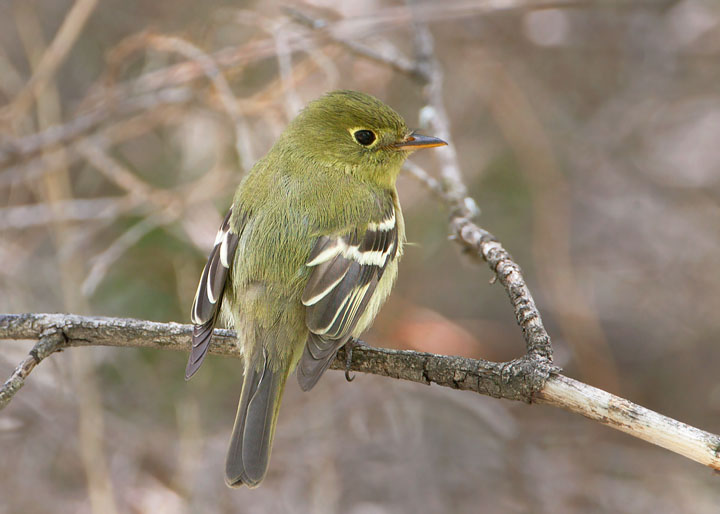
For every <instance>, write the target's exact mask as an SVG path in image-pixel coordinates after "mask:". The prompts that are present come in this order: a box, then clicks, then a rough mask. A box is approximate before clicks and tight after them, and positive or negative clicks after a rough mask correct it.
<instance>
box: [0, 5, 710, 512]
mask: <svg viewBox="0 0 720 514" xmlns="http://www.w3.org/2000/svg"><path fill="white" fill-rule="evenodd" d="M426 30H429V33H430V34H431V35H432V41H433V42H434V54H433V56H434V59H436V62H437V65H438V66H439V69H440V70H442V72H443V73H444V80H443V83H442V91H441V94H442V101H443V103H444V108H445V109H446V111H447V114H448V118H449V121H450V144H451V145H452V149H454V150H455V151H456V152H457V155H458V158H459V164H460V168H461V170H462V173H463V176H464V178H465V181H466V184H467V186H468V188H469V191H470V194H471V196H472V197H473V198H474V199H475V200H476V201H477V204H478V206H479V207H480V209H481V214H480V216H479V218H478V222H479V224H480V225H481V226H482V227H484V228H486V229H487V230H489V231H491V232H493V233H494V234H495V235H496V236H497V237H498V238H499V239H500V240H501V241H502V242H503V244H504V246H505V247H506V248H507V249H508V250H509V251H510V252H511V253H512V254H513V256H514V257H515V259H516V260H517V262H518V263H519V264H520V265H521V266H522V267H523V270H524V272H525V274H526V278H527V280H528V282H529V284H530V287H531V290H532V291H533V294H534V296H535V299H536V300H537V302H538V305H539V308H540V311H541V313H542V314H543V316H544V320H545V323H546V325H547V327H548V329H549V332H550V334H551V336H552V337H553V342H554V348H555V356H556V360H557V363H558V364H559V365H560V366H562V367H563V368H564V369H565V373H566V374H567V375H568V376H571V377H574V378H577V379H579V380H583V381H585V382H588V383H590V384H592V385H595V386H598V387H601V388H604V389H606V390H609V391H611V392H613V393H616V394H619V395H621V396H624V397H626V398H628V399H630V400H632V401H634V402H636V403H639V404H641V405H644V406H646V407H648V408H651V409H653V410H657V411H659V412H661V413H663V414H666V415H669V416H671V417H674V418H676V419H679V420H682V421H684V422H687V423H689V424H691V425H694V426H697V427H699V428H702V429H705V430H709V431H711V432H715V433H718V432H720V378H719V377H720V375H718V372H717V369H718V362H720V345H718V341H717V339H718V333H720V319H719V318H718V316H717V312H719V311H720V230H719V227H720V88H718V84H720V65H719V64H718V63H720V4H718V3H717V2H716V1H715V0H679V1H676V0H667V1H663V0H653V1H642V0H641V1H635V2H610V1H597V2H595V1H585V0H580V1H577V2H571V3H568V4H563V3H558V2H552V3H543V2H535V1H519V0H509V1H504V2H495V1H473V2H470V1H462V0H447V1H444V2H442V3H438V2H431V1H429V0H428V1H417V2H408V3H403V2H400V1H364V2H358V1H346V0H335V1H332V2H331V1H329V0H316V1H309V2H304V3H291V2H287V3H280V2H276V1H270V2H259V1H256V2H252V1H250V2H244V1H236V2H230V1H220V0H211V1H206V2H195V1H191V0H172V1H171V0H156V1H153V2H140V1H128V0H122V1H121V0H106V1H104V2H97V0H76V1H74V2H73V1H70V0H4V1H2V2H0V263H1V264H2V265H1V266H0V312H74V313H79V314H94V315H107V316H125V317H137V318H142V319H148V320H155V321H178V322H183V323H187V322H189V309H190V305H191V303H192V298H193V295H194V293H195V288H196V284H197V280H198V278H199V276H200V273H201V270H202V267H203V265H204V263H205V259H206V255H207V253H208V251H209V249H210V247H211V244H212V241H213V239H214V235H215V231H216V230H217V228H218V226H219V225H220V222H221V220H222V216H223V215H224V213H225V210H226V209H227V207H228V206H229V204H230V201H231V197H232V192H233V191H234V189H235V187H236V185H237V183H238V182H239V181H240V178H241V176H242V175H243V173H245V172H246V171H247V170H248V169H249V168H250V167H251V165H252V163H253V162H254V161H255V160H256V159H258V158H259V157H260V156H262V155H263V154H264V152H266V151H267V149H268V148H269V147H270V145H271V144H272V142H273V141H274V140H275V138H276V137H277V136H278V135H279V134H280V132H281V131H282V130H283V127H284V126H285V125H286V123H287V122H288V120H289V119H290V118H292V117H293V116H294V115H295V113H296V112H297V110H298V109H299V108H300V107H301V106H303V105H304V104H305V103H307V102H308V101H309V100H311V99H314V98H316V97H318V96H320V95H321V94H322V93H324V92H326V91H328V90H332V89H337V88H350V89H357V90H361V91H365V92H368V93H371V94H374V95H376V96H378V97H379V98H381V99H382V100H384V101H386V102H387V103H388V104H390V105H392V106H393V107H394V108H395V109H396V110H398V111H399V112H400V113H401V114H403V115H404V116H405V118H406V119H407V121H408V123H409V124H410V125H411V126H413V127H418V128H423V127H424V125H426V123H427V116H426V115H427V114H428V110H427V109H425V110H423V108H424V107H425V105H426V96H427V93H428V91H427V90H426V88H425V87H424V84H423V83H422V81H421V80H419V79H418V78H417V76H416V75H415V74H414V73H412V71H408V67H407V66H405V67H403V65H402V64H403V63H405V64H407V63H410V64H411V65H412V64H413V63H414V59H415V58H416V56H417V53H418V51H419V48H418V40H417V37H416V36H417V34H418V31H421V32H423V33H424V31H426ZM427 41H428V40H427V38H426V39H425V42H426V43H427ZM368 53H374V54H375V58H368V56H367V54H368ZM363 54H365V55H363ZM410 68H412V66H410ZM447 151H452V150H450V149H440V150H438V151H437V152H426V153H420V154H418V155H416V156H413V158H412V160H413V162H414V163H415V164H416V165H418V166H421V167H422V168H423V169H425V170H426V171H427V172H428V173H429V174H431V175H434V176H436V177H439V170H440V167H441V161H440V159H441V158H442V157H443V154H442V153H441V152H447ZM398 187H399V190H400V194H401V198H402V202H403V206H404V210H405V217H406V223H407V231H408V239H409V241H410V242H411V243H413V244H412V246H408V247H407V250H406V255H405V257H404V259H403V263H402V265H401V271H400V278H399V282H398V284H397V287H396V289H395V292H394V294H393V295H392V297H391V299H390V301H389V303H388V304H387V306H386V307H385V308H384V310H383V311H382V312H381V314H380V316H379V319H378V320H377V322H376V324H375V326H374V328H373V329H372V330H371V331H370V332H369V333H368V334H367V335H366V337H365V340H366V341H367V342H369V343H370V344H373V345H377V346H387V347H396V348H408V349H416V350H422V351H430V352H436V353H444V354H453V355H464V356H468V357H476V358H485V359H490V360H509V359H511V358H514V357H517V356H520V355H522V353H523V352H524V345H523V340H522V335H521V333H520V331H519V329H518V327H517V325H516V323H515V319H514V316H513V313H512V309H511V306H510V304H509V302H508V301H507V298H506V296H505V294H504V292H503V290H502V287H501V286H500V285H498V284H492V285H491V284H490V283H489V280H490V278H491V273H490V271H489V270H488V268H487V266H485V265H484V264H482V263H481V264H477V263H471V262H469V261H466V260H465V258H464V257H463V256H462V255H461V254H460V252H459V251H458V250H457V248H456V247H455V245H454V243H452V242H449V241H448V227H447V214H448V213H447V209H446V207H445V206H443V204H442V203H440V202H439V201H437V200H436V199H435V198H434V197H433V196H432V195H431V193H429V192H428V191H427V190H426V188H425V187H424V186H423V184H421V183H420V182H418V181H417V180H415V179H414V178H413V177H412V176H411V175H410V174H405V175H403V176H401V177H400V181H399V185H398ZM30 344H31V343H29V342H15V341H13V342H7V341H2V342H1V347H0V348H1V351H0V378H1V377H7V376H9V375H10V373H11V372H12V370H13V369H14V367H15V366H16V365H17V364H18V363H19V362H20V361H21V360H22V359H23V358H24V356H25V355H26V354H27V351H28V350H29V349H30V347H31V346H30ZM185 359H186V355H184V354H180V353H173V352H168V351H154V350H137V349H116V348H100V347H98V348H93V349H72V350H68V351H65V352H63V353H62V354H57V355H54V356H52V357H51V358H50V359H48V360H47V361H45V362H43V363H42V364H41V365H40V367H39V368H38V369H37V370H36V371H35V372H34V373H33V374H32V375H31V377H30V378H29V380H28V383H27V385H26V386H25V387H24V388H23V389H22V391H21V392H20V393H19V394H18V395H17V396H16V397H15V398H14V400H13V402H12V403H11V404H10V405H9V407H8V408H6V409H5V410H4V411H3V412H2V414H1V415H0V454H1V455H2V459H0V460H1V463H0V513H5V512H8V513H14V512H48V511H55V512H80V513H112V512H168V513H173V512H276V513H279V512H293V513H294V512H312V513H333V512H348V513H353V514H381V513H395V512H485V511H486V512H509V513H515V512H517V513H522V512H537V513H545V512H548V513H549V512H552V513H564V512H613V513H617V512H632V513H637V512H653V513H658V512H659V513H663V512H668V513H670V512H698V513H705V512H708V513H710V512H717V509H718V505H720V487H719V485H720V482H719V480H720V478H719V477H718V476H716V475H713V474H712V472H711V471H710V470H709V469H707V468H704V467H702V466H701V465H699V464H695V463H693V462H691V461H689V460H686V459H684V458H682V457H679V456H677V455H674V454H671V453H669V452H666V451H664V450H662V449H660V448H657V447H654V446H651V445H648V444H646V443H643V442H641V441H639V440H636V439H633V438H630V437H629V436H625V435H623V434H621V433H619V432H615V431H613V430H611V429H609V428H605V427H603V426H600V425H598V424H596V423H593V422H590V421H588V420H585V419H583V418H581V417H578V416H574V415H571V414H568V413H565V412H563V411H560V410H557V409H552V408H550V407H545V406H528V405H523V404H514V403H511V402H508V401H499V400H494V399H491V398H486V397H481V396H479V395H476V394H472V393H467V392H458V391H451V390H446V389H442V388H439V387H426V386H422V385H418V384H410V383H404V382H400V381H396V380H391V379H384V378H380V377H375V376H368V375H359V376H358V377H357V380H355V381H354V382H353V383H352V384H348V383H346V382H345V379H344V377H343V375H342V373H338V372H336V371H331V372H328V373H327V374H326V376H325V377H324V378H323V380H322V381H321V382H320V383H319V385H318V386H317V387H316V388H315V389H314V390H313V391H312V392H311V393H310V394H302V393H301V392H300V391H299V388H298V386H297V385H296V382H295V380H291V381H290V382H289V385H288V389H287V391H286V394H285V400H284V402H283V409H282V412H281V415H280V421H279V425H278V429H277V434H276V440H275V447H274V452H273V456H272V460H271V465H270V472H269V475H268V477H267V479H266V481H265V482H264V483H263V485H262V487H261V488H259V489H257V490H252V491H250V490H246V489H243V490H231V489H228V488H227V487H226V486H225V484H224V482H223V470H224V460H225V451H226V444H227V440H228V438H229V434H230V429H231V426H232V422H233V419H234V416H235V405H236V401H237V398H238V395H239V392H240V383H241V378H240V376H239V370H240V366H241V364H240V363H239V362H238V361H234V360H231V359H223V358H219V357H210V358H208V360H207V361H206V363H205V365H204V367H203V369H202V370H201V371H200V372H199V373H198V375H196V377H195V378H194V379H193V380H192V381H191V382H189V383H185V381H184V380H183V373H184V367H185ZM2 379H3V380H4V378H2Z"/></svg>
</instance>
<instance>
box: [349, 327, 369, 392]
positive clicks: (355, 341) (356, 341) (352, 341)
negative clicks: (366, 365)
mask: <svg viewBox="0 0 720 514" xmlns="http://www.w3.org/2000/svg"><path fill="white" fill-rule="evenodd" d="M358 346H369V345H368V344H367V343H365V342H364V341H361V340H360V339H352V338H351V339H350V340H348V342H347V343H345V380H347V381H348V382H352V381H353V380H355V375H350V365H351V364H352V354H353V350H354V349H355V348H357V347H358Z"/></svg>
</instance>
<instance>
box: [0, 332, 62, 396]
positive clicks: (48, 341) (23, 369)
mask: <svg viewBox="0 0 720 514" xmlns="http://www.w3.org/2000/svg"><path fill="white" fill-rule="evenodd" d="M37 339H38V342H37V343H35V345H34V346H33V347H32V350H30V354H29V355H28V356H27V357H26V358H25V359H23V361H22V362H21V363H20V364H18V366H17V367H16V368H15V371H13V373H12V375H10V378H8V379H7V380H6V381H5V382H4V383H3V385H2V386H0V410H2V409H3V408H5V406H6V405H7V404H8V403H10V400H12V397H13V396H14V395H15V393H17V392H18V391H19V390H20V388H21V387H22V386H24V385H25V379H26V378H27V377H28V375H30V373H31V372H32V370H33V369H35V366H37V365H38V364H40V361H42V360H43V359H44V358H45V357H48V356H49V355H52V354H53V353H55V352H56V351H57V350H59V349H60V348H61V347H62V345H63V343H65V338H64V337H63V335H62V332H61V331H59V330H53V329H50V330H48V331H45V332H43V333H41V334H38V336H37Z"/></svg>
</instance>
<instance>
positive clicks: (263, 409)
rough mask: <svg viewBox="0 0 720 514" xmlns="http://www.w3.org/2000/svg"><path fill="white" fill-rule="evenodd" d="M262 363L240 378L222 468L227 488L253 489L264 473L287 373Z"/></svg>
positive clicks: (265, 360)
mask: <svg viewBox="0 0 720 514" xmlns="http://www.w3.org/2000/svg"><path fill="white" fill-rule="evenodd" d="M262 360H263V361H264V362H262V363H261V364H262V365H260V366H253V365H252V364H250V365H249V366H247V367H246V371H245V376H244V377H243V386H242V394H241V395H240V403H239V404H238V410H237V415H236V417H235V426H234V427H233V432H232V437H231V439H230V448H229V450H228V455H227V462H226V464H225V481H226V482H227V484H228V485H229V486H230V487H240V486H241V485H246V486H248V487H257V486H258V485H259V484H260V482H261V481H262V479H263V478H265V473H266V472H267V469H268V463H269V461H270V450H271V449H272V442H273V436H274V435H275V423H276V422H277V416H278V412H279V410H280V400H281V398H282V393H283V390H284V389H285V382H286V381H287V377H288V372H287V370H284V369H277V370H274V369H272V366H271V365H270V362H269V359H268V358H267V354H265V355H263V359H262Z"/></svg>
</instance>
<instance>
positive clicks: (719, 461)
mask: <svg viewBox="0 0 720 514" xmlns="http://www.w3.org/2000/svg"><path fill="white" fill-rule="evenodd" d="M47 334H55V336H57V335H61V337H60V338H58V339H57V341H59V342H60V343H62V347H63V348H65V347H76V346H84V347H88V346H120V347H143V348H156V349H170V350H180V351H187V350H188V349H189V348H190V344H191V341H190V339H191V335H192V326H191V325H180V324H178V323H155V322H151V321H142V320H133V319H118V318H103V317H85V316H77V315H72V314H0V339H42V338H46V337H47ZM57 348H58V347H50V349H51V350H52V351H55V350H56V349H57ZM210 353H213V354H216V355H224V356H230V357H236V358H240V357H241V354H240V351H239V348H238V346H237V345H236V344H235V333H234V332H232V331H230V330H215V333H214V335H213V339H212V343H211V345H210ZM43 356H46V355H45V354H43ZM345 357H346V356H345V353H344V352H341V353H340V354H338V357H337V359H336V360H335V362H334V363H333V365H332V368H333V369H340V370H344V369H345V366H346V362H345ZM350 369H351V370H352V371H361V372H364V373H372V374H376V375H381V376H387V377H392V378H397V379H401V380H409V381H412V382H419V383H421V384H432V383H434V384H438V385H441V386H443V387H449V388H452V389H463V390H469V391H475V392H477V393H480V394H483V395H488V396H492V397H495V398H505V399H509V400H518V401H523V402H538V403H546V404H548V405H553V406H556V407H560V408H562V409H565V410H568V411H570V412H575V413H578V414H581V415H583V416H586V417H589V418H591V419H594V420H596V421H599V422H601V423H603V424H606V425H608V426H610V427H612V428H616V429H618V430H622V431H623V432H626V433H628V434H630V435H632V436H634V437H638V438H640V439H644V440H646V441H648V442H650V443H653V444H656V445H659V446H662V447H663V448H666V449H668V450H670V451H673V452H675V453H678V454H680V455H683V456H685V457H687V458H689V459H692V460H694V461H696V462H699V463H701V464H703V465H705V466H708V467H710V468H712V469H716V470H720V436H717V435H715V434H711V433H709V432H705V431H702V430H699V429H697V428H694V427H691V426H688V425H686V424H684V423H680V422H678V421H675V420H673V419H670V418H668V417H665V416H662V415H660V414H658V413H656V412H653V411H650V410H648V409H645V408H643V407H641V406H639V405H636V404H634V403H632V402H629V401H628V400H625V399H623V398H619V397H617V396H613V395H611V394H609V393H606V392H604V391H601V390H599V389H596V388H594V387H591V386H588V385H586V384H583V383H581V382H578V381H575V380H573V379H570V378H567V377H564V376H562V375H556V374H552V373H551V371H552V369H551V366H550V365H548V364H547V363H544V362H543V361H542V360H539V359H533V358H521V359H516V360H513V361H510V362H502V363H498V362H488V361H483V360H474V359H467V358H464V357H450V356H446V355H435V354H431V353H421V352H413V351H408V350H388V349H384V348H373V347H370V346H359V347H357V348H355V349H354V350H353V354H352V361H351V362H350ZM9 382H10V381H8V382H6V384H8V383H9ZM16 391H17V387H16V388H15V389H14V390H13V389H12V388H6V386H3V388H2V389H0V398H3V399H6V400H5V404H7V402H8V401H9V399H10V398H11V397H12V395H13V394H14V393H15V392H16Z"/></svg>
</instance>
